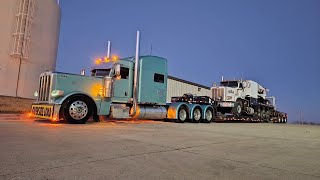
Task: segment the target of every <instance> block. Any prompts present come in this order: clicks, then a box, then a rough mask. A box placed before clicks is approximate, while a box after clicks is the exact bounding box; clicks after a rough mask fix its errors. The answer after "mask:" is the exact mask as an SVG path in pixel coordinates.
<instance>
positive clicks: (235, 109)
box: [232, 103, 242, 116]
mask: <svg viewBox="0 0 320 180" xmlns="http://www.w3.org/2000/svg"><path fill="white" fill-rule="evenodd" d="M241 112H242V107H241V105H240V104H239V103H235V106H234V107H233V112H232V114H233V115H236V116H240V115H241Z"/></svg>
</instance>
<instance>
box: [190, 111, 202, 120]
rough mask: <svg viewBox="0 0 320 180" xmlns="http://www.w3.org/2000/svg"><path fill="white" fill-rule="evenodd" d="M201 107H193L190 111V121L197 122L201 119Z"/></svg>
mask: <svg viewBox="0 0 320 180" xmlns="http://www.w3.org/2000/svg"><path fill="white" fill-rule="evenodd" d="M201 116H202V115H201V109H200V108H195V109H194V110H193V112H192V117H193V118H192V122H194V123H199V122H200V120H201Z"/></svg>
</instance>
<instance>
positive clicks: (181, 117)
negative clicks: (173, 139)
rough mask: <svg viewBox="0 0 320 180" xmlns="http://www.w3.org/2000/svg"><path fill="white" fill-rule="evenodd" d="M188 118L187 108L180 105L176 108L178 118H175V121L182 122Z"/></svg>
mask: <svg viewBox="0 0 320 180" xmlns="http://www.w3.org/2000/svg"><path fill="white" fill-rule="evenodd" d="M187 119H188V111H187V108H186V107H184V106H181V107H180V108H179V110H178V119H177V120H176V122H177V123H184V122H185V121H186V120H187Z"/></svg>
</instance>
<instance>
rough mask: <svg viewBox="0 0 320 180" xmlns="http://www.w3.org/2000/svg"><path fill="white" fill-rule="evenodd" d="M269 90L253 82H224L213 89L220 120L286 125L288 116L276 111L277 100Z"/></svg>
mask: <svg viewBox="0 0 320 180" xmlns="http://www.w3.org/2000/svg"><path fill="white" fill-rule="evenodd" d="M267 92H268V90H267V89H266V88H264V87H263V86H261V85H260V84H258V83H257V82H255V81H252V80H222V81H221V82H220V86H214V87H212V98H213V100H214V101H215V102H216V106H217V111H218V112H219V114H220V116H218V117H217V118H216V120H217V121H219V120H241V121H266V122H268V121H271V122H279V123H286V122H287V114H286V113H282V112H279V111H277V110H276V106H275V98H274V97H267Z"/></svg>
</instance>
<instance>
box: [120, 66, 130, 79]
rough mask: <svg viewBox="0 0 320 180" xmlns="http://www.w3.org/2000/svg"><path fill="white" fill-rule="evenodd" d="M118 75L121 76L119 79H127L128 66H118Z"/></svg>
mask: <svg viewBox="0 0 320 180" xmlns="http://www.w3.org/2000/svg"><path fill="white" fill-rule="evenodd" d="M120 76H121V79H128V78H129V68H126V67H121V68H120Z"/></svg>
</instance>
